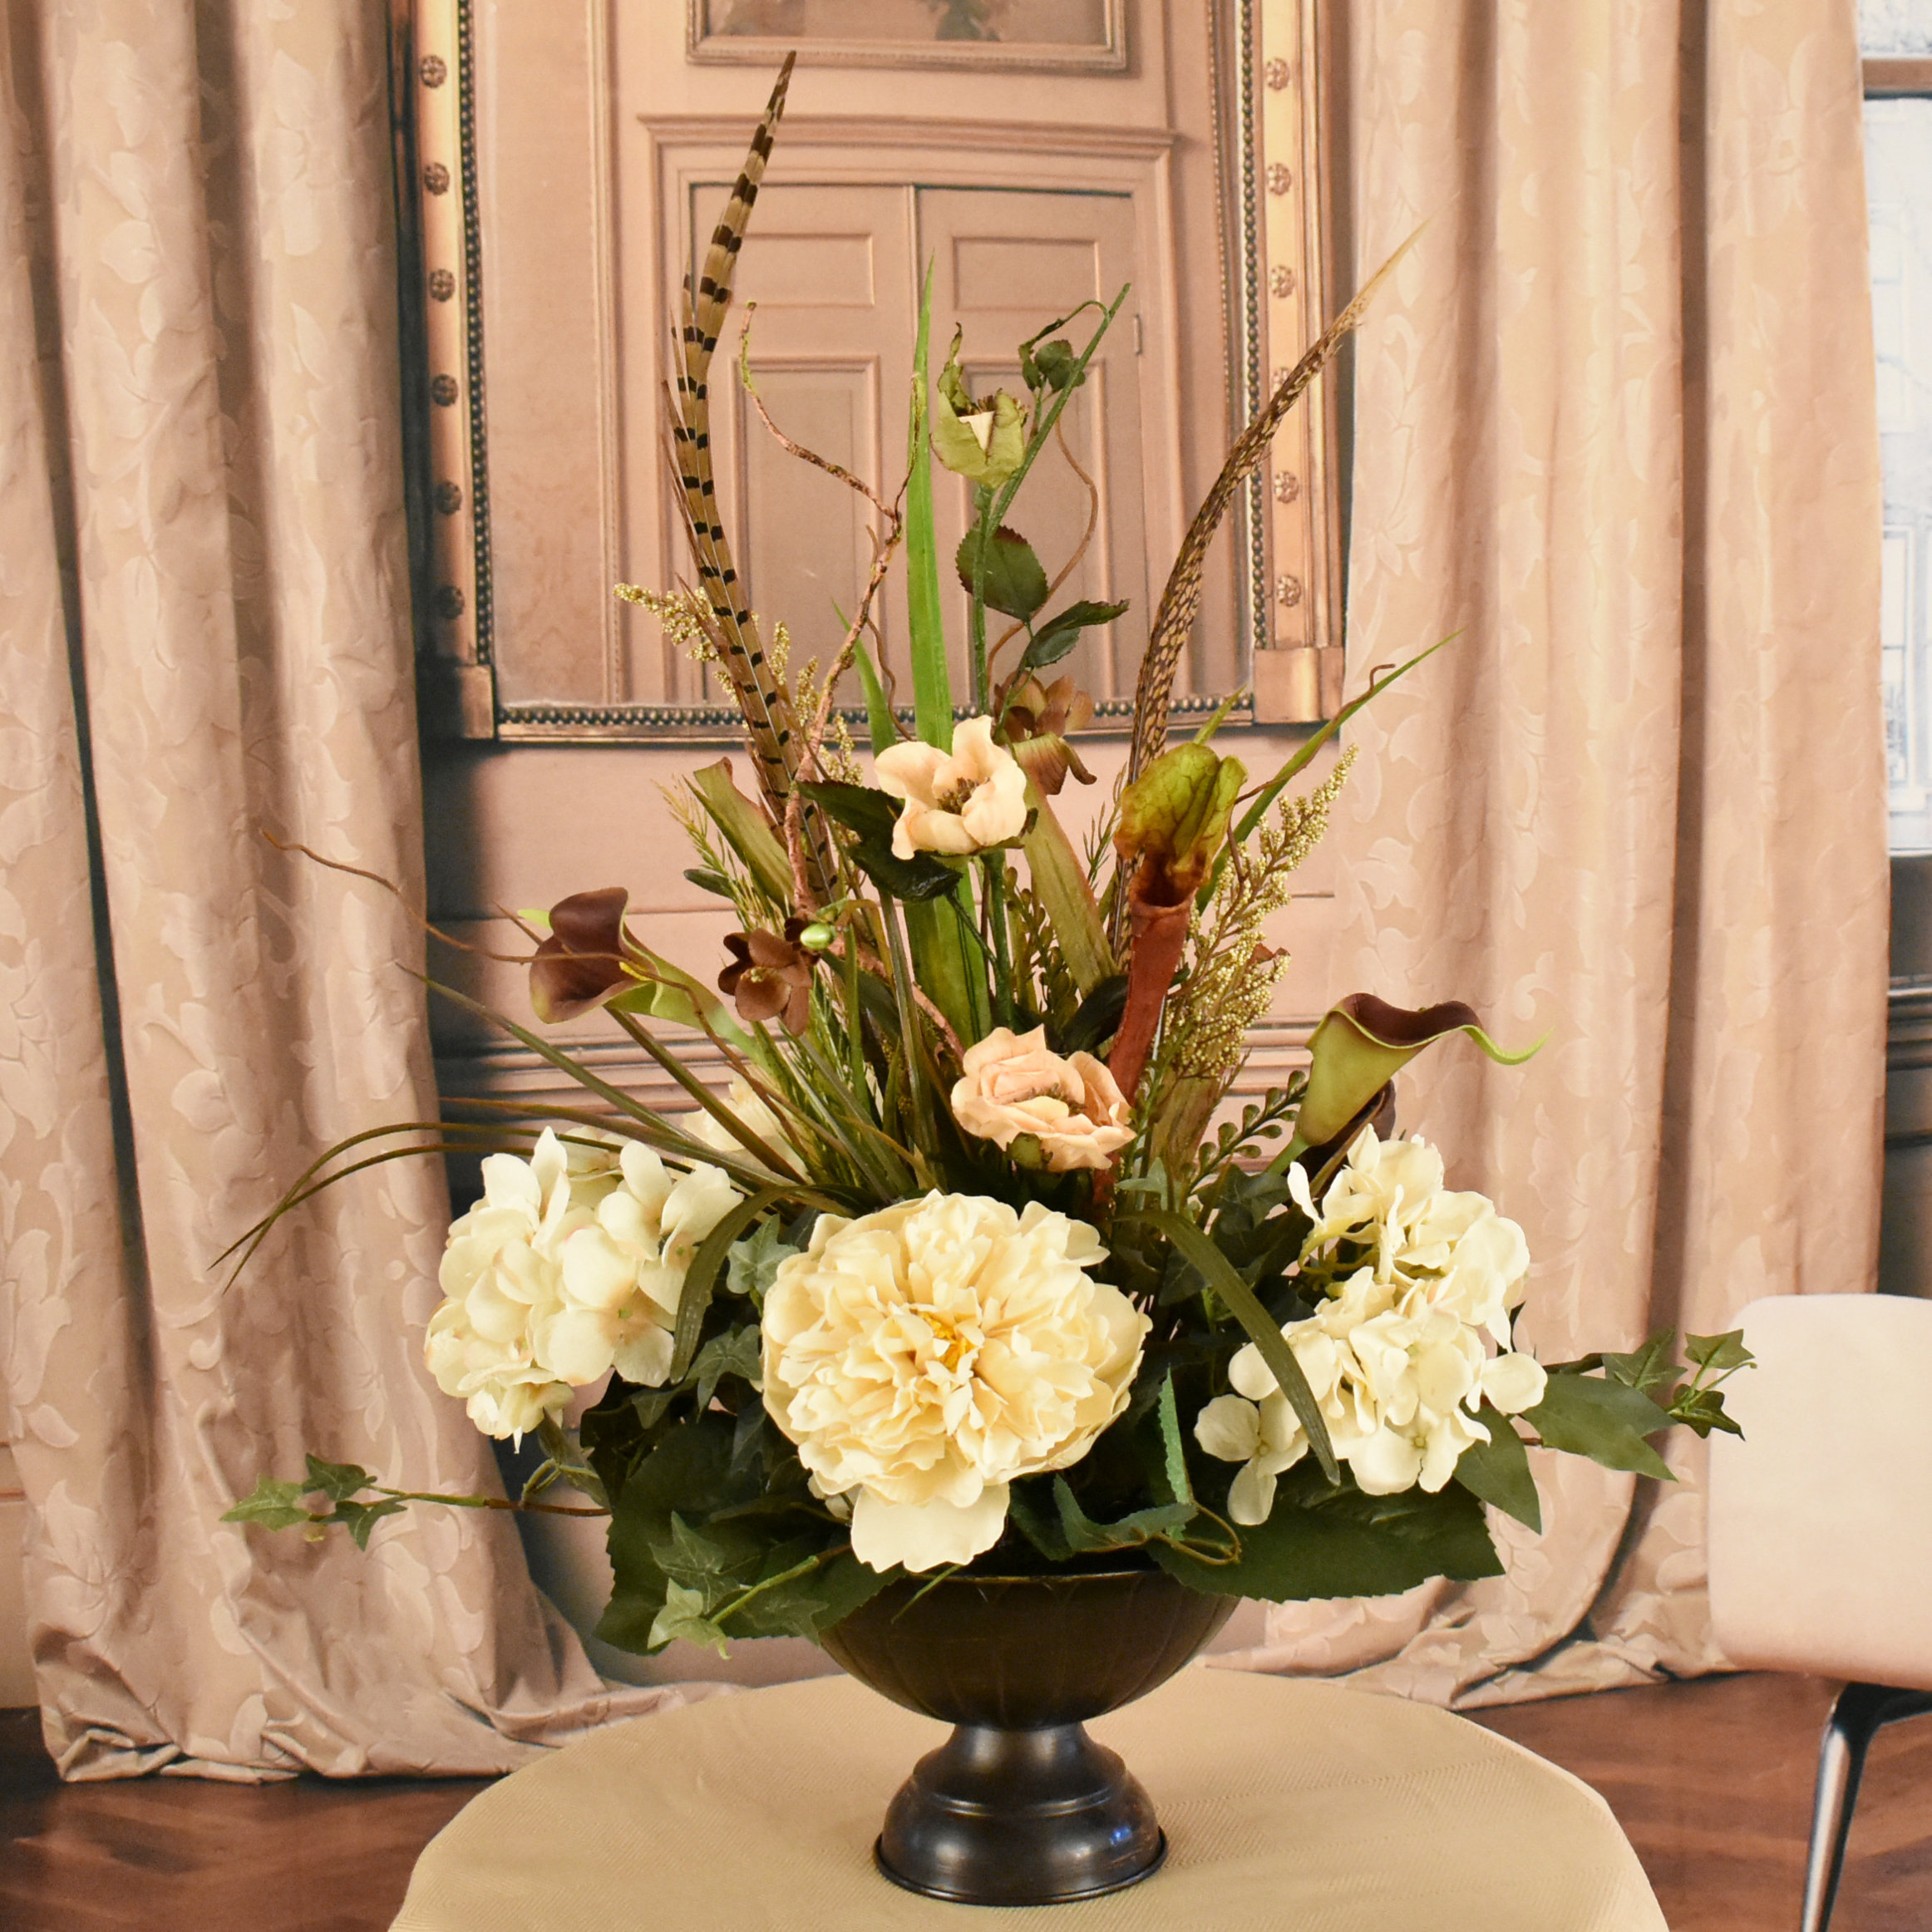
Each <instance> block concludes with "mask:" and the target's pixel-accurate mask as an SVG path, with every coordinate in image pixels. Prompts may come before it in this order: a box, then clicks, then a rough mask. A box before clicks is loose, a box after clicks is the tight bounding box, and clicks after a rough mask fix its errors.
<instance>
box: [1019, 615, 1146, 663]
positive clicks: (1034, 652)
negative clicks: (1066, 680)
mask: <svg viewBox="0 0 1932 1932" xmlns="http://www.w3.org/2000/svg"><path fill="white" fill-rule="evenodd" d="M1126 609H1127V607H1126V604H1090V603H1087V601H1085V600H1084V599H1083V600H1082V602H1080V603H1078V604H1068V605H1067V608H1066V609H1064V610H1057V611H1055V612H1054V614H1052V616H1051V617H1050V618H1048V619H1047V621H1046V622H1045V623H1043V624H1042V625H1041V626H1040V628H1038V629H1037V631H1035V632H1034V633H1033V636H1032V638H1030V639H1029V640H1028V643H1027V648H1026V649H1025V650H1023V652H1021V653H1020V669H1021V670H1023V671H1037V670H1039V669H1041V668H1042V667H1044V666H1046V665H1047V664H1057V663H1059V662H1060V660H1061V659H1062V658H1064V657H1065V656H1066V655H1067V653H1068V652H1069V651H1071V650H1072V648H1073V647H1074V646H1075V645H1076V644H1077V643H1079V642H1080V633H1082V631H1083V630H1086V629H1087V628H1090V627H1092V626H1094V625H1097V624H1103V623H1112V622H1113V620H1114V619H1116V617H1120V616H1122V615H1124V614H1125V613H1126Z"/></svg>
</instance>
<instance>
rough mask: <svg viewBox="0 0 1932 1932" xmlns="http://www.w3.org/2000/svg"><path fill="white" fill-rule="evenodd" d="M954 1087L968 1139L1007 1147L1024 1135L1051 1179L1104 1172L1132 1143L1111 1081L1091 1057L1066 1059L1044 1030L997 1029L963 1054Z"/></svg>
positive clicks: (959, 1117) (1130, 1128)
mask: <svg viewBox="0 0 1932 1932" xmlns="http://www.w3.org/2000/svg"><path fill="white" fill-rule="evenodd" d="M963 1064H964V1067H965V1073H964V1077H962V1078H961V1079H960V1080H959V1081H958V1082H956V1083H955V1084H954V1088H953V1117H954V1120H956V1121H959V1125H960V1126H963V1127H964V1129H965V1130H966V1131H967V1132H968V1133H969V1134H977V1135H978V1136H979V1137H980V1139H982V1140H983V1141H992V1142H993V1144H994V1145H995V1146H998V1147H1003V1148H1010V1147H1011V1146H1013V1142H1014V1141H1017V1140H1018V1139H1019V1138H1020V1136H1022V1135H1023V1134H1030V1135H1032V1136H1033V1138H1034V1139H1035V1140H1037V1141H1038V1142H1039V1144H1040V1149H1041V1151H1042V1153H1043V1154H1044V1155H1045V1156H1046V1161H1047V1169H1048V1171H1050V1172H1052V1173H1054V1174H1066V1173H1068V1172H1071V1171H1072V1170H1073V1169H1074V1168H1076V1167H1095V1168H1099V1167H1105V1166H1108V1165H1109V1164H1110V1163H1111V1161H1112V1159H1113V1157H1114V1156H1115V1155H1116V1153H1118V1152H1119V1151H1120V1150H1121V1148H1122V1147H1124V1146H1126V1144H1127V1142H1128V1141H1131V1140H1132V1139H1133V1137H1134V1130H1133V1126H1132V1118H1131V1114H1130V1113H1129V1111H1128V1108H1127V1103H1126V1099H1125V1098H1124V1097H1122V1095H1121V1090H1120V1088H1119V1087H1118V1086H1117V1085H1116V1083H1115V1081H1114V1077H1113V1076H1112V1074H1111V1073H1109V1072H1107V1070H1106V1067H1104V1066H1102V1064H1101V1062H1099V1061H1097V1059H1095V1058H1094V1057H1093V1056H1092V1054H1091V1053H1075V1054H1073V1055H1072V1056H1071V1057H1069V1058H1067V1059H1064V1060H1063V1059H1062V1058H1061V1057H1060V1056H1059V1055H1058V1054H1057V1053H1053V1052H1048V1051H1047V1029H1046V1028H1044V1027H1035V1028H1033V1032H1032V1033H1014V1031H1013V1028H1011V1027H995V1028H993V1031H992V1032H991V1033H988V1035H987V1036H986V1037H985V1038H984V1039H983V1040H982V1041H980V1042H979V1043H978V1045H977V1046H974V1047H968V1048H967V1049H966V1057H965V1060H964V1063H963Z"/></svg>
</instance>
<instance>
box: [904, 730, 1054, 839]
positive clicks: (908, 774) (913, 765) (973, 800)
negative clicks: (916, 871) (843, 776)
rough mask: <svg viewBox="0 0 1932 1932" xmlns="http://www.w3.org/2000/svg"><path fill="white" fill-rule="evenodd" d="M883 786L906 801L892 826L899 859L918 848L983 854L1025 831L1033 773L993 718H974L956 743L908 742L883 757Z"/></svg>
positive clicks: (955, 735)
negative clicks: (996, 730)
mask: <svg viewBox="0 0 1932 1932" xmlns="http://www.w3.org/2000/svg"><path fill="white" fill-rule="evenodd" d="M875 769H876V771H877V772H878V775H879V783H880V788H881V789H882V790H883V791H889V792H890V793H891V794H892V796H894V797H895V798H897V799H901V800H903V801H904V804H903V805H902V806H901V807H900V810H899V822H898V823H897V824H896V825H895V826H894V827H893V828H892V850H893V855H894V856H895V857H896V858H900V859H909V858H911V857H912V855H914V853H915V852H948V853H965V852H983V851H984V850H987V849H988V847H989V846H993V845H1004V844H1005V843H1006V842H1007V840H1009V839H1017V838H1018V836H1019V835H1020V834H1021V833H1022V832H1023V831H1024V830H1026V824H1027V775H1026V773H1025V772H1024V771H1022V770H1021V769H1020V766H1019V761H1018V760H1017V759H1016V758H1015V757H1013V753H1012V752H1009V751H1008V750H1007V748H1006V747H1005V746H1003V745H996V744H994V743H993V720H992V719H991V718H989V717H969V718H968V719H967V720H966V721H965V722H964V723H963V724H961V725H960V726H959V727H958V729H957V730H955V731H954V733H953V748H952V750H951V751H949V752H942V751H941V750H940V749H939V747H938V746H937V745H926V744H918V743H906V744H900V745H891V746H889V747H887V748H886V749H885V751H883V752H880V754H879V757H878V760H877V761H876V765H875Z"/></svg>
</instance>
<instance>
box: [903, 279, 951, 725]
mask: <svg viewBox="0 0 1932 1932" xmlns="http://www.w3.org/2000/svg"><path fill="white" fill-rule="evenodd" d="M932 317H933V266H932V264H931V263H930V262H928V263H927V264H926V277H925V286H924V289H923V290H922V291H921V293H920V295H919V337H918V339H917V341H916V343H914V348H913V377H912V423H911V426H910V429H909V433H908V436H907V438H906V441H907V445H908V451H907V454H908V462H909V469H908V472H907V476H906V485H905V614H906V628H907V630H908V632H909V634H910V637H911V647H912V703H913V722H914V725H915V727H917V729H918V732H919V736H920V737H922V738H923V739H924V741H925V742H926V743H928V744H929V745H937V746H938V747H939V749H940V750H941V751H942V752H949V751H950V750H951V749H952V748H953V681H952V678H951V676H950V675H949V673H948V672H947V669H946V632H945V625H944V621H943V619H942V615H941V609H940V604H939V545H938V543H937V541H936V540H935V539H934V534H933V450H932V429H931V424H930V421H929V418H928V416H927V413H926V394H927V348H928V346H929V337H930V335H931V333H932Z"/></svg>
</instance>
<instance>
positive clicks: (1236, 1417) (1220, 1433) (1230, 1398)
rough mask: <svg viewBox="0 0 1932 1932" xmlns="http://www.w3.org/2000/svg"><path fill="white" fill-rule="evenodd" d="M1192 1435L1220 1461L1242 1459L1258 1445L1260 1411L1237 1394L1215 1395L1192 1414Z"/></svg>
mask: <svg viewBox="0 0 1932 1932" xmlns="http://www.w3.org/2000/svg"><path fill="white" fill-rule="evenodd" d="M1194 1439H1195V1442H1198V1443H1200V1446H1201V1447H1202V1448H1203V1449H1205V1451H1207V1452H1208V1454H1209V1455H1210V1456H1219V1457H1220V1460H1221V1461H1223V1462H1245V1461H1248V1460H1249V1457H1250V1456H1254V1454H1255V1453H1256V1452H1257V1451H1259V1448H1260V1447H1261V1412H1260V1410H1259V1409H1258V1408H1257V1407H1255V1406H1254V1403H1253V1402H1244V1400H1243V1399H1242V1398H1241V1397H1240V1396H1238V1395H1218V1396H1216V1397H1215V1399H1214V1400H1213V1401H1212V1402H1210V1403H1209V1404H1208V1405H1207V1407H1205V1408H1204V1409H1203V1410H1202V1411H1201V1412H1200V1414H1199V1415H1198V1416H1196V1417H1195V1419H1194ZM1257 1520H1259V1519H1257Z"/></svg>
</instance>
